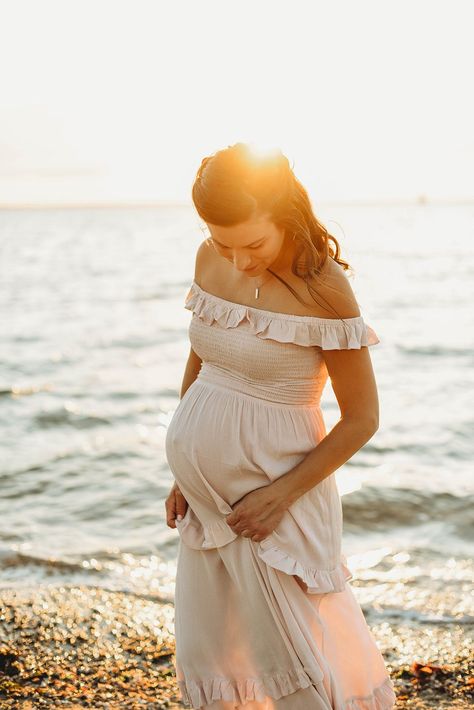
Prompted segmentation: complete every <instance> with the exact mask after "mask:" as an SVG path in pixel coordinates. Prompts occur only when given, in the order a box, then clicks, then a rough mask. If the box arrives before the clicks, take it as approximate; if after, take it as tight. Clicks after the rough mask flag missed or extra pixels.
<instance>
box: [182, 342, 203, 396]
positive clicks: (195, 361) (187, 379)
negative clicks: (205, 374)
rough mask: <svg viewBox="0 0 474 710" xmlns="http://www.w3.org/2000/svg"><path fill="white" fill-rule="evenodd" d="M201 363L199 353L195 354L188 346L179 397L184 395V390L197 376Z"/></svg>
mask: <svg viewBox="0 0 474 710" xmlns="http://www.w3.org/2000/svg"><path fill="white" fill-rule="evenodd" d="M201 364H202V360H201V358H200V357H199V355H196V353H195V352H194V350H193V349H192V348H190V350H189V357H188V361H187V363H186V367H185V369H184V375H183V382H182V384H181V393H180V399H182V398H183V397H184V395H185V393H186V390H187V389H188V387H191V385H192V384H193V382H194V380H195V379H196V377H197V376H198V374H199V370H200V369H201Z"/></svg>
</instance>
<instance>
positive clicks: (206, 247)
mask: <svg viewBox="0 0 474 710" xmlns="http://www.w3.org/2000/svg"><path fill="white" fill-rule="evenodd" d="M214 251H215V250H214V248H213V246H212V244H211V243H210V241H209V240H208V239H204V241H202V242H201V244H200V245H199V246H198V249H197V252H196V261H195V265H194V279H195V281H196V282H197V283H199V284H201V283H202V279H203V278H204V274H205V273H206V271H207V270H208V268H209V264H210V261H211V259H212V257H213V254H214Z"/></svg>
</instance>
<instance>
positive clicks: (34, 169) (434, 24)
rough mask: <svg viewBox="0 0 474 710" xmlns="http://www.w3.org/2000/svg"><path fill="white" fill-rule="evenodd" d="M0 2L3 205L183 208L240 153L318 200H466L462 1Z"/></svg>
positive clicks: (471, 148) (466, 61)
mask: <svg viewBox="0 0 474 710" xmlns="http://www.w3.org/2000/svg"><path fill="white" fill-rule="evenodd" d="M0 3H1V7H2V8H3V13H2V20H3V22H2V30H3V32H2V42H1V43H0V60H3V61H2V66H4V67H7V66H8V67H9V68H10V70H9V72H8V73H7V72H5V71H4V73H3V76H2V79H3V81H2V92H1V95H0V207H4V208H5V207H7V208H9V207H22V206H23V207H25V206H34V207H36V206H38V207H40V206H44V205H46V206H48V205H49V206H55V205H58V206H62V205H64V206H66V205H74V206H80V205H84V206H87V205H92V204H93V205H100V204H110V205H117V206H118V205H120V204H122V203H124V204H140V205H143V204H144V203H152V204H160V205H161V204H170V203H175V204H188V203H190V200H191V186H192V182H193V179H194V175H195V173H196V170H197V168H198V167H199V164H200V162H201V160H202V158H203V157H204V155H209V154H211V153H213V152H215V151H217V150H219V149H221V148H223V147H226V146H227V145H231V144H233V143H235V142H237V141H244V142H249V143H254V144H256V145H258V146H262V147H266V146H268V147H275V146H277V147H279V148H280V149H281V150H282V151H283V152H284V153H285V155H287V157H288V159H289V161H290V164H291V165H292V166H293V169H294V171H295V174H296V176H297V177H298V178H299V179H300V180H301V182H302V183H303V184H304V186H305V187H306V188H307V190H308V193H309V194H310V197H311V199H312V201H313V202H315V203H325V204H326V203H338V204H340V203H344V204H347V203H350V204H361V203H364V204H367V203H368V202H370V203H376V204H382V203H390V204H393V203H394V202H396V203H404V202H407V201H408V202H412V201H415V202H417V201H420V199H421V200H423V199H424V200H426V201H427V202H438V201H449V202H453V201H454V202H469V201H471V200H472V199H474V190H473V185H474V180H473V175H472V172H473V170H472V166H473V165H474V141H473V138H472V128H471V127H472V125H473V123H474V116H473V108H472V101H471V99H470V92H469V91H468V89H467V87H468V86H469V85H470V83H471V82H470V68H471V66H472V64H473V61H472V60H473V48H472V43H471V38H470V28H471V22H470V19H471V14H472V13H471V9H472V7H471V3H468V2H467V1H465V0H459V2H456V3H453V4H450V5H448V4H447V3H446V4H444V3H441V4H437V5H433V4H432V3H430V2H429V1H428V0H419V2H417V3H410V2H408V0H400V2H398V3H397V4H396V5H390V6H388V5H386V4H380V3H378V2H376V0H360V2H359V3H357V4H356V5H354V4H353V3H351V2H349V0H335V2H333V3H331V4H330V5H328V4H327V3H323V2H320V1H318V0H316V1H314V2H313V1H311V2H310V1H309V0H295V2H294V3H292V5H291V7H290V6H288V5H287V3H285V2H282V1H281V0H275V1H272V2H269V0H261V2H259V3H258V4H255V3H251V2H250V1H249V0H241V2H239V3H238V4H237V3H235V4H233V3H232V2H228V3H225V4H219V3H216V2H214V1H213V0H202V2H200V3H199V4H195V3H192V2H190V1H189V0H176V2H175V3H173V4H166V5H165V4H160V3H158V4H157V3H156V2H153V1H152V0H143V1H142V2H141V3H139V4H136V3H132V2H131V0H124V1H123V2H121V3H119V4H117V3H114V2H112V1H111V0H103V2H101V3H100V4H97V3H93V2H92V1H91V0H82V1H81V2H80V3H79V2H73V1H72V2H70V3H67V4H66V5H65V4H64V3H61V2H60V0H44V2H42V3H41V4H37V3H35V2H33V0H17V2H16V3H15V4H8V5H7V3H5V2H2V0H0ZM25 18H27V19H28V21H27V22H26V21H25ZM243 48H245V51H243Z"/></svg>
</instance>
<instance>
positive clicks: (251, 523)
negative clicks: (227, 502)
mask: <svg viewBox="0 0 474 710" xmlns="http://www.w3.org/2000/svg"><path fill="white" fill-rule="evenodd" d="M287 508H288V505H287V503H286V502H285V501H284V500H283V499H282V497H281V496H280V495H277V494H276V492H275V489H273V488H272V486H271V484H269V485H267V486H263V487H262V488H257V489H256V490H254V491H250V493H247V494H246V495H244V496H243V498H241V499H240V500H238V501H237V503H234V505H233V506H232V513H229V515H227V516H226V518H225V520H226V523H227V524H228V525H229V527H230V528H231V530H233V531H234V532H235V533H237V534H239V535H242V536H243V537H250V538H252V540H253V541H254V542H261V541H262V540H263V539H264V538H266V537H267V536H268V535H270V533H272V532H273V531H274V530H275V528H276V527H277V525H278V523H279V522H280V520H281V519H282V517H283V515H284V513H285V511H286V510H287Z"/></svg>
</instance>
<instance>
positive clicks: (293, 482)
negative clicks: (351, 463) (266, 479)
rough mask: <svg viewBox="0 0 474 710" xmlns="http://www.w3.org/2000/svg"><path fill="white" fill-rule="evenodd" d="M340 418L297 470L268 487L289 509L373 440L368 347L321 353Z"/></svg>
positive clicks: (375, 421) (374, 404) (375, 422)
mask: <svg viewBox="0 0 474 710" xmlns="http://www.w3.org/2000/svg"><path fill="white" fill-rule="evenodd" d="M323 356H324V360H325V362H326V366H327V369H328V373H329V376H330V378H331V384H332V387H333V390H334V394H335V395H336V398H337V401H338V403H339V407H340V410H341V417H340V419H339V421H338V422H337V424H336V425H335V426H334V427H333V428H332V429H331V431H330V432H329V433H328V434H327V436H325V437H324V439H322V440H321V441H320V442H319V444H318V445H317V446H316V448H314V449H313V450H312V451H310V452H309V454H307V455H306V456H305V458H304V459H303V461H301V462H300V463H299V464H297V466H295V467H294V468H292V469H291V471H288V472H287V473H285V474H283V476H280V477H279V478H278V479H277V480H276V481H274V482H273V483H272V484H271V487H272V488H273V489H274V492H275V493H276V494H277V495H278V497H280V496H281V498H282V501H283V500H284V501H286V507H288V505H291V503H293V502H294V501H295V500H297V499H298V498H299V497H300V496H302V495H303V494H304V493H306V492H307V491H309V490H310V489H311V488H313V486H316V485H317V484H318V483H320V482H321V481H323V480H324V479H325V478H326V477H327V476H329V475H330V474H331V473H333V472H334V471H335V470H336V469H337V468H339V467H340V466H342V465H343V464H344V463H346V461H348V460H349V459H350V458H351V456H353V455H354V454H355V453H356V452H357V451H359V449H360V448H362V446H364V444H366V443H367V441H369V439H371V438H372V436H373V435H374V434H375V432H376V431H377V429H378V426H379V404H378V395H377V386H376V383H375V377H374V372H373V369H372V362H371V359H370V355H369V352H368V347H367V346H363V347H361V348H360V350H323Z"/></svg>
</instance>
